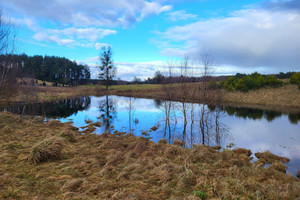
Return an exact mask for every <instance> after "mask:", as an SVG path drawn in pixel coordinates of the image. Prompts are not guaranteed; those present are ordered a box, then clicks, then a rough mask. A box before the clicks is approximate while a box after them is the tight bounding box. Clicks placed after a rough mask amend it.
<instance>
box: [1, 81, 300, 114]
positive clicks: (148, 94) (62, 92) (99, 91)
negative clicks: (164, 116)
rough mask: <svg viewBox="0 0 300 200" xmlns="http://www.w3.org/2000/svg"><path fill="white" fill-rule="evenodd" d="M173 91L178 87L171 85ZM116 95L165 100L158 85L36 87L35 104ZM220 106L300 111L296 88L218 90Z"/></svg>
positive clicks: (198, 97) (213, 93) (212, 94)
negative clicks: (245, 90)
mask: <svg viewBox="0 0 300 200" xmlns="http://www.w3.org/2000/svg"><path fill="white" fill-rule="evenodd" d="M187 85H188V87H187V88H193V87H196V88H199V86H200V85H201V84H200V83H196V84H192V83H187ZM173 87H174V91H176V87H179V86H178V85H176V84H174V85H173ZM219 92H220V91H217V90H211V91H208V94H209V95H208V96H207V98H208V100H209V103H212V104H213V103H214V101H215V97H216V96H218V95H217V93H219ZM106 93H107V94H110V95H119V96H132V97H141V98H152V99H161V100H164V99H165V93H164V91H163V89H162V86H161V85H158V84H156V85H155V84H153V85H149V84H145V85H119V86H111V88H110V90H109V91H108V92H106V91H105V89H104V88H103V87H101V86H92V85H87V86H78V87H42V86H40V87H38V99H37V101H38V102H46V101H54V100H59V99H66V98H72V97H77V96H90V95H95V96H100V95H104V94H106ZM222 94H224V95H223V100H222V104H224V105H234V106H243V107H253V108H263V109H268V108H269V109H272V110H286V109H287V108H291V109H297V110H299V109H300V91H299V90H298V88H297V86H296V85H291V84H286V85H284V86H282V87H278V88H261V89H258V90H252V91H249V92H247V93H245V92H238V91H235V92H228V91H225V90H222ZM180 98H181V97H180V94H179V93H176V95H175V96H174V97H173V99H169V100H175V101H178V100H180ZM185 99H186V101H188V102H194V103H203V100H202V96H201V91H199V90H197V93H196V95H195V96H194V97H193V98H191V97H187V98H185ZM18 101H20V97H18V96H17V97H15V98H14V99H10V100H7V101H6V102H0V103H1V104H3V103H5V104H9V103H10V104H12V103H14V102H18Z"/></svg>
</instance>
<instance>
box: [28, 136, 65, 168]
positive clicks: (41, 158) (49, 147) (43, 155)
mask: <svg viewBox="0 0 300 200" xmlns="http://www.w3.org/2000/svg"><path fill="white" fill-rule="evenodd" d="M62 147H63V145H62V142H61V140H60V139H58V138H56V137H51V138H47V139H45V140H43V141H41V142H40V143H38V144H37V145H35V146H34V147H33V149H32V151H31V153H30V156H29V161H31V162H32V163H33V164H39V163H43V162H47V161H48V160H57V159H59V158H60V155H61V150H62Z"/></svg>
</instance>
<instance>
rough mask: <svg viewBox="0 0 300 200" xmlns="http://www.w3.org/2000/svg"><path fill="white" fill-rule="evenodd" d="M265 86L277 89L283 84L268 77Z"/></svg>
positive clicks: (271, 76) (274, 78)
mask: <svg viewBox="0 0 300 200" xmlns="http://www.w3.org/2000/svg"><path fill="white" fill-rule="evenodd" d="M265 84H266V85H267V86H270V87H278V86H281V85H283V82H282V81H281V80H279V79H277V78H276V77H275V76H273V75H269V76H267V78H266V83H265Z"/></svg>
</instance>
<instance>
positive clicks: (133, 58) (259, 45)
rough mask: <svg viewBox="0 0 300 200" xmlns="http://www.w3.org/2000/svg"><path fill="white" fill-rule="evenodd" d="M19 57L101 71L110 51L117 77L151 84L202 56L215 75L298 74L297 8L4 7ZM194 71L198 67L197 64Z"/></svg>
mask: <svg viewBox="0 0 300 200" xmlns="http://www.w3.org/2000/svg"><path fill="white" fill-rule="evenodd" d="M0 8H1V9H2V10H3V15H4V16H6V17H8V18H10V20H11V21H12V22H13V23H14V24H15V26H16V30H17V53H26V54H27V55H49V56H59V57H66V58H68V59H71V60H75V61H76V62H78V63H85V64H88V65H89V66H90V67H91V72H92V78H97V77H98V74H99V71H98V68H97V65H99V61H98V55H99V53H100V52H101V48H102V47H105V46H106V47H107V46H111V48H112V51H113V60H114V63H115V65H116V67H117V77H116V78H121V79H123V80H129V81H130V80H133V78H134V77H135V76H136V77H138V78H141V79H142V80H143V79H146V78H148V77H152V76H153V75H154V74H155V71H156V70H160V71H163V70H165V69H166V66H167V65H168V63H170V62H169V61H170V60H178V58H181V57H184V56H185V55H189V57H190V58H191V60H193V61H197V60H199V58H201V55H203V53H209V55H211V57H212V58H213V60H214V62H213V63H214V68H215V73H216V74H236V73H237V72H239V73H252V72H255V71H257V72H260V73H265V74H266V73H278V72H288V71H300V0H170V1H167V0H152V1H151V0H147V1H146V0H109V1H108V0H43V1H41V0H40V1H37V0H6V1H1V2H0ZM194 63H198V62H194Z"/></svg>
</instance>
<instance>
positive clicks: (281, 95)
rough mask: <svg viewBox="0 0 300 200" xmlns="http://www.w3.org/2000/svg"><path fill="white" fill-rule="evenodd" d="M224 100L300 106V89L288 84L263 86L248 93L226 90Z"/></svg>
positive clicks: (251, 103) (227, 101) (263, 104)
mask: <svg viewBox="0 0 300 200" xmlns="http://www.w3.org/2000/svg"><path fill="white" fill-rule="evenodd" d="M224 102H225V103H240V104H243V105H245V104H246V105H261V106H272V107H275V106H282V107H295V108H300V91H299V90H298V88H297V86H296V85H290V84H287V85H284V86H282V87H279V88H262V89H259V90H253V91H249V92H247V93H245V92H226V93H225V96H224Z"/></svg>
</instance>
